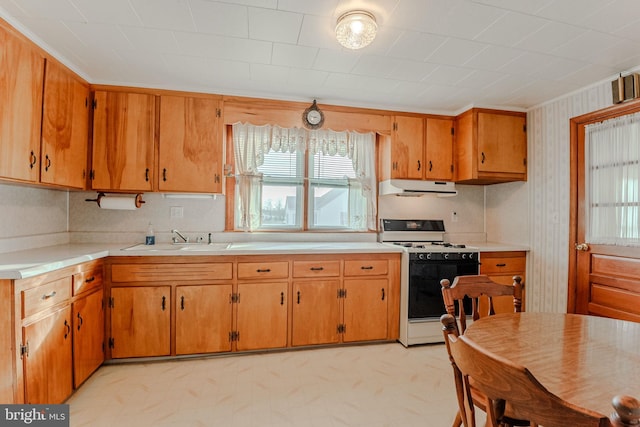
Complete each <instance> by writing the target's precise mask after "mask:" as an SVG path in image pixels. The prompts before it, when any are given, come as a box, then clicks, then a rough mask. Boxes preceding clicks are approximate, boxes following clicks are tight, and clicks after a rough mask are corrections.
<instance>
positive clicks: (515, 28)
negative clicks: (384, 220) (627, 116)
mask: <svg viewBox="0 0 640 427" xmlns="http://www.w3.org/2000/svg"><path fill="white" fill-rule="evenodd" d="M357 8H361V9H366V10H368V11H370V12H372V13H373V14H374V15H375V16H376V18H377V21H378V25H379V33H378V36H377V38H376V39H375V40H374V41H373V43H372V44H371V45H369V46H368V47H366V48H364V49H361V50H359V51H350V50H348V49H344V48H342V47H341V46H340V45H339V44H338V43H337V41H336V40H335V37H334V34H333V28H334V27H335V23H336V18H337V17H338V16H339V15H341V14H342V13H344V12H345V11H347V10H350V9H357ZM0 16H3V17H4V18H6V19H7V20H8V21H9V22H11V23H12V24H14V25H16V26H18V28H19V29H20V30H22V31H23V32H25V33H26V34H27V35H28V36H29V37H30V38H32V39H34V41H36V43H38V44H40V45H41V46H43V47H44V48H45V49H47V50H48V51H49V52H50V53H52V54H53V55H54V56H56V57H57V58H58V59H60V60H62V62H64V63H65V64H67V65H68V66H70V67H71V68H72V69H74V70H75V71H76V72H78V73H79V74H81V75H82V76H83V77H84V78H85V79H87V80H88V81H89V82H91V83H95V84H116V85H127V86H143V87H155V88H164V89H175V90H188V91H197V92H207V93H219V94H229V95H242V96H256V97H263V98H276V99H286V100H297V101H304V100H307V101H311V100H313V99H317V100H318V103H319V104H323V103H324V104H338V105H351V106H360V107H372V108H383V109H389V110H399V111H415V112H450V113H452V112H458V111H460V110H462V109H463V108H466V107H468V106H469V105H472V104H473V105H476V106H498V107H508V108H516V109H526V108H529V107H531V106H534V105H537V104H540V103H542V102H544V101H547V100H550V99H553V98H555V97H557V96H560V95H563V94H566V93H569V92H572V91H574V90H577V89H579V88H582V87H585V86H588V85H590V84H593V83H595V82H599V81H602V80H604V79H613V78H614V77H615V76H616V75H617V74H618V73H620V72H622V73H623V74H624V73H625V72H627V71H628V70H631V69H633V67H636V66H638V65H640V0H227V1H210V0H0Z"/></svg>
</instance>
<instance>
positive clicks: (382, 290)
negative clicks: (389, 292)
mask: <svg viewBox="0 0 640 427" xmlns="http://www.w3.org/2000/svg"><path fill="white" fill-rule="evenodd" d="M382 301H384V288H382Z"/></svg>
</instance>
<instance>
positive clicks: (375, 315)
mask: <svg viewBox="0 0 640 427" xmlns="http://www.w3.org/2000/svg"><path fill="white" fill-rule="evenodd" d="M344 289H345V291H346V296H345V298H344V326H345V332H344V335H343V341H344V342H352V341H368V340H382V339H386V338H387V312H388V308H387V300H388V295H389V281H388V279H372V278H366V279H345V280H344Z"/></svg>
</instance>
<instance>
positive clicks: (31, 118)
mask: <svg viewBox="0 0 640 427" xmlns="http://www.w3.org/2000/svg"><path fill="white" fill-rule="evenodd" d="M0 46H2V49H0V153H2V155H0V177H3V178H11V179H18V180H22V181H30V182H36V181H38V178H39V171H40V168H39V166H38V159H39V156H40V124H41V118H42V85H43V74H44V58H43V57H42V56H41V55H40V54H39V53H37V52H36V51H35V50H34V49H33V48H32V47H31V46H29V44H28V43H27V42H26V41H23V40H20V39H18V38H17V36H16V35H14V33H13V32H11V31H8V30H7V29H5V28H3V27H2V26H0Z"/></svg>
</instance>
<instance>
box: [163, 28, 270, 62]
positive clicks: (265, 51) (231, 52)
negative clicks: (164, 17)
mask: <svg viewBox="0 0 640 427" xmlns="http://www.w3.org/2000/svg"><path fill="white" fill-rule="evenodd" d="M175 36H176V40H177V41H178V46H179V48H180V50H181V52H182V53H183V54H185V55H192V56H203V57H209V58H217V59H221V60H236V61H245V62H247V63H250V62H255V63H259V64H268V63H270V62H271V49H272V43H269V42H264V41H258V40H248V39H240V38H235V37H223V36H216V35H213V34H196V33H182V32H176V33H175Z"/></svg>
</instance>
